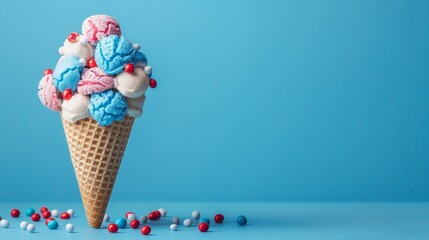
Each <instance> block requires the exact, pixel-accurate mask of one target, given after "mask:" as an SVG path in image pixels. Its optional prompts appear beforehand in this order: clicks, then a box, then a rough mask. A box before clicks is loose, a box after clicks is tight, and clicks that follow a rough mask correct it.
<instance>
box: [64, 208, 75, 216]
mask: <svg viewBox="0 0 429 240" xmlns="http://www.w3.org/2000/svg"><path fill="white" fill-rule="evenodd" d="M66 212H67V213H68V214H69V215H70V217H73V215H74V210H73V209H68V210H67V211H66Z"/></svg>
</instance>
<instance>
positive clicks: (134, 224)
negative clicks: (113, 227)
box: [130, 219, 140, 229]
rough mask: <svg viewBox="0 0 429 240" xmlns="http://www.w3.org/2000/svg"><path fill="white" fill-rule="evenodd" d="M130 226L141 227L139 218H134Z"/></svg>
mask: <svg viewBox="0 0 429 240" xmlns="http://www.w3.org/2000/svg"><path fill="white" fill-rule="evenodd" d="M130 226H131V227H132V228H134V229H137V228H139V227H140V221H139V220H137V219H134V220H132V221H131V222H130Z"/></svg>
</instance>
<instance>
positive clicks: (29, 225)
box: [27, 223, 36, 233]
mask: <svg viewBox="0 0 429 240" xmlns="http://www.w3.org/2000/svg"><path fill="white" fill-rule="evenodd" d="M35 230H36V226H34V224H32V223H30V224H28V225H27V231H28V232H31V233H32V232H34V231H35Z"/></svg>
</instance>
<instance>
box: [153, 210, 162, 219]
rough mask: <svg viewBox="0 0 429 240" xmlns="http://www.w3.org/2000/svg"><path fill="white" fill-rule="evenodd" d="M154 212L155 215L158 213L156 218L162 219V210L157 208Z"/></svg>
mask: <svg viewBox="0 0 429 240" xmlns="http://www.w3.org/2000/svg"><path fill="white" fill-rule="evenodd" d="M153 212H154V213H155V215H156V220H158V219H160V218H161V212H160V211H158V210H155V211H153Z"/></svg>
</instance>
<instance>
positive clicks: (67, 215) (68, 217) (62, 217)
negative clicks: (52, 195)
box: [60, 212, 70, 219]
mask: <svg viewBox="0 0 429 240" xmlns="http://www.w3.org/2000/svg"><path fill="white" fill-rule="evenodd" d="M60 218H61V219H70V214H68V213H66V212H63V213H61V214H60Z"/></svg>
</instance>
